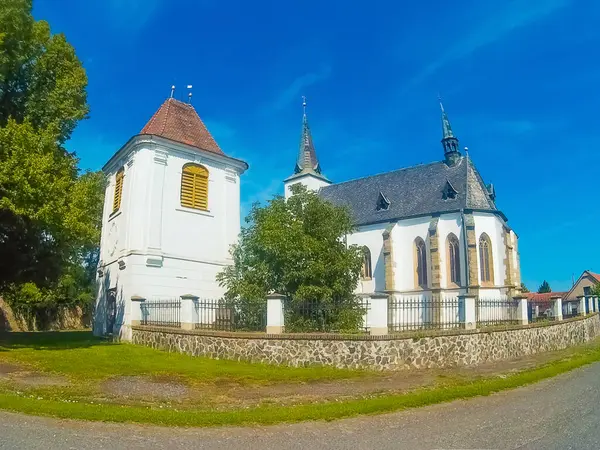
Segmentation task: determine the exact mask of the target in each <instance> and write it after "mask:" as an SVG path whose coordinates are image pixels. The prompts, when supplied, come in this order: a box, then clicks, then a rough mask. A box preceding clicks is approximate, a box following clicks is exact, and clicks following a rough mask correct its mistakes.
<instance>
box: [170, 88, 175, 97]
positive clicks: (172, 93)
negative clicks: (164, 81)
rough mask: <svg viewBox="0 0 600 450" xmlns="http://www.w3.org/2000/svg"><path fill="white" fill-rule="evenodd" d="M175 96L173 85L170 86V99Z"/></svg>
mask: <svg viewBox="0 0 600 450" xmlns="http://www.w3.org/2000/svg"><path fill="white" fill-rule="evenodd" d="M174 95H175V85H173V86H171V98H173V96H174Z"/></svg>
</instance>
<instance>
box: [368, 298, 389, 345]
mask: <svg viewBox="0 0 600 450" xmlns="http://www.w3.org/2000/svg"><path fill="white" fill-rule="evenodd" d="M388 300H389V295H387V294H371V296H370V300H369V303H370V310H369V311H368V313H367V317H369V319H370V320H369V322H370V323H367V326H368V327H369V333H370V334H371V335H377V336H381V335H386V334H388Z"/></svg>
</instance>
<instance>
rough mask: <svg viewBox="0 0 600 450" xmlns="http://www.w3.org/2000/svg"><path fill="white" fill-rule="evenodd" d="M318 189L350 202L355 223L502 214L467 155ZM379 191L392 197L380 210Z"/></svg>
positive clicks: (338, 200)
mask: <svg viewBox="0 0 600 450" xmlns="http://www.w3.org/2000/svg"><path fill="white" fill-rule="evenodd" d="M448 183H450V186H451V188H450V189H448V187H447V186H448ZM445 191H456V194H455V195H451V196H450V197H448V196H445V195H444V193H445ZM319 193H320V195H321V196H322V197H323V198H325V199H327V200H329V201H331V202H333V203H335V204H338V205H346V206H348V207H349V208H350V212H351V213H352V216H353V218H354V221H355V225H367V224H370V223H377V222H388V221H393V220H398V219H404V218H408V217H415V216H423V215H430V214H434V213H442V212H450V211H460V210H461V209H473V210H480V211H490V212H495V213H499V214H501V213H500V212H499V211H498V210H497V208H496V205H495V203H494V201H493V200H492V198H491V197H490V195H489V193H488V191H487V188H486V186H485V184H484V182H483V179H482V178H481V176H480V175H479V172H477V169H476V168H475V166H474V165H473V163H472V162H471V161H470V160H469V159H467V158H466V157H461V158H460V160H459V161H458V163H457V164H455V165H454V166H451V167H449V166H448V165H447V164H446V163H445V162H434V163H431V164H423V165H419V166H414V167H408V168H406V169H400V170H394V171H392V172H387V173H382V174H379V175H373V176H370V177H366V178H359V179H357V180H351V181H346V182H343V183H337V184H332V185H329V186H326V187H323V188H321V190H320V191H319ZM380 193H381V194H383V195H384V197H385V198H386V199H387V200H388V201H389V207H388V208H387V209H386V210H384V209H381V210H379V211H378V210H377V205H378V200H379V198H380ZM444 197H446V198H444ZM451 197H454V198H451Z"/></svg>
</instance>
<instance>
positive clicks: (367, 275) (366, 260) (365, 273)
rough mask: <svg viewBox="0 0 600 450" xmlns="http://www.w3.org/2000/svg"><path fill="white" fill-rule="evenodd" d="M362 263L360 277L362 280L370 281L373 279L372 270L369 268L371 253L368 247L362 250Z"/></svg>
mask: <svg viewBox="0 0 600 450" xmlns="http://www.w3.org/2000/svg"><path fill="white" fill-rule="evenodd" d="M362 253H363V263H362V268H361V269H360V277H361V278H362V279H363V280H370V279H371V278H373V269H372V268H371V251H370V250H369V248H368V247H363V248H362Z"/></svg>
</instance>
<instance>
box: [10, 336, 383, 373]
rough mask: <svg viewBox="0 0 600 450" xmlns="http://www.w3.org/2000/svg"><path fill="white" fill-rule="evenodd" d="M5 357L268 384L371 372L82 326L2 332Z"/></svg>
mask: <svg viewBox="0 0 600 450" xmlns="http://www.w3.org/2000/svg"><path fill="white" fill-rule="evenodd" d="M0 362H5V363H16V364H24V365H26V366H28V367H30V368H32V369H34V370H38V371H42V372H50V373H54V374H58V375H63V376H65V377H67V378H69V379H70V380H72V381H89V380H103V379H107V378H109V377H115V376H146V375H149V374H151V375H152V376H155V377H167V378H168V377H173V378H176V379H178V380H183V381H185V382H190V383H202V384H208V383H215V382H218V383H236V384H269V383H277V382H286V383H294V382H311V381H317V380H319V381H323V380H339V379H349V378H357V377H363V376H367V375H372V374H369V373H367V372H365V371H353V370H340V369H335V368H330V367H307V368H291V367H285V366H270V365H265V364H254V363H247V362H237V361H227V360H214V359H210V358H201V357H190V356H186V355H181V354H178V353H166V352H162V351H158V350H153V349H151V348H147V347H141V346H137V345H132V344H125V343H113V342H108V341H106V340H103V339H100V338H96V337H94V336H93V335H92V334H91V333H90V332H81V331H72V332H50V333H6V334H3V335H2V334H0Z"/></svg>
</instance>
